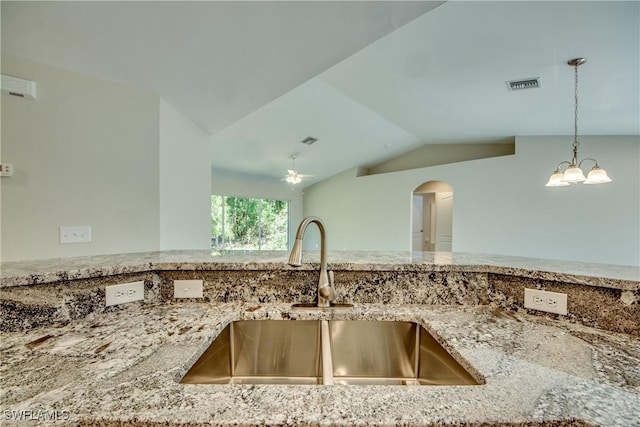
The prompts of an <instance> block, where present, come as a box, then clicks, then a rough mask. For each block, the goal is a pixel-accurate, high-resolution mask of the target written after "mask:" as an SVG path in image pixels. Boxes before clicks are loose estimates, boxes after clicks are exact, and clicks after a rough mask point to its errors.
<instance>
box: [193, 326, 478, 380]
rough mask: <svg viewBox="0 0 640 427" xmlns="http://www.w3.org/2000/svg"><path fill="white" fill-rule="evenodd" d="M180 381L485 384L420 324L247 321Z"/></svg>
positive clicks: (227, 332) (231, 328)
mask: <svg viewBox="0 0 640 427" xmlns="http://www.w3.org/2000/svg"><path fill="white" fill-rule="evenodd" d="M181 382H182V383H188V384H316V385H321V384H324V385H330V384H354V385H355V384H362V385H364V384H379V385H380V384H382V385H477V384H480V383H481V382H482V379H476V378H474V376H473V375H471V374H470V373H469V372H468V371H467V370H466V369H465V368H464V367H463V366H462V365H461V364H460V363H459V362H458V361H457V360H456V359H455V358H454V357H453V356H452V355H451V354H449V352H447V351H446V350H445V349H444V348H443V347H442V345H440V343H439V342H438V341H437V340H436V339H435V338H433V336H432V335H431V334H430V333H429V332H428V331H427V330H426V329H424V328H423V327H421V326H420V325H418V324H416V323H412V322H387V321H343V320H339V321H338V320H330V321H326V320H324V321H317V320H246V321H236V322H232V323H231V324H229V325H228V326H227V327H226V328H225V329H224V330H223V331H222V332H221V333H220V335H218V337H216V339H215V340H214V341H213V343H212V344H211V345H210V346H209V347H208V348H207V350H205V352H204V353H203V354H202V356H200V358H199V359H198V360H197V361H196V363H194V364H193V366H192V367H191V368H190V369H189V371H188V372H187V373H186V375H185V376H184V377H183V378H182V380H181Z"/></svg>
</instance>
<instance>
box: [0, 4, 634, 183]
mask: <svg viewBox="0 0 640 427" xmlns="http://www.w3.org/2000/svg"><path fill="white" fill-rule="evenodd" d="M440 3H441V2H393V1H392V2H360V1H353V2H350V1H343V2H323V1H305V2H270V1H263V2H6V1H3V2H2V50H3V52H9V53H12V54H15V55H19V56H23V57H26V58H30V59H34V60H38V61H42V62H45V63H50V64H53V65H57V66H61V67H64V68H68V69H73V70H76V71H81V72H85V73H88V74H92V75H95V76H98V77H100V78H104V79H108V80H112V81H116V82H120V83H124V84H127V85H130V86H134V87H137V88H140V89H142V90H145V91H151V92H154V93H158V94H159V95H160V96H162V97H163V98H164V99H166V100H167V101H168V102H169V103H171V104H172V105H173V106H174V107H176V108H177V109H179V110H181V111H182V112H183V113H185V114H186V115H187V116H188V117H190V118H191V119H192V120H193V121H194V122H195V123H198V124H199V125H200V126H202V127H203V128H204V129H206V130H207V131H208V132H210V133H211V134H212V144H213V152H214V156H213V159H212V165H213V167H214V168H217V169H224V170H230V171H234V172H238V173H244V174H249V175H256V176H261V177H264V178H271V179H279V178H280V177H282V175H283V174H284V173H285V172H286V169H288V168H290V166H291V161H290V160H289V157H290V156H291V155H292V154H297V159H296V169H298V170H299V171H300V172H302V173H305V174H312V175H313V178H311V179H310V180H309V181H307V184H310V183H313V182H316V181H318V180H321V179H324V178H326V177H328V176H331V175H333V174H335V173H338V172H340V171H343V170H346V169H348V168H351V167H354V166H363V165H370V164H374V163H377V162H380V161H382V160H385V159H388V158H391V157H394V156H396V155H398V154H401V153H404V152H406V151H408V150H410V149H412V148H416V147H418V146H420V145H422V144H427V143H443V142H471V141H474V140H479V139H483V140H486V139H487V138H496V139H499V138H503V137H506V136H513V135H570V134H572V132H573V70H572V68H570V67H569V66H568V65H566V62H567V60H569V59H571V58H574V57H578V56H582V57H586V58H588V63H587V64H586V65H583V66H581V67H580V133H581V134H595V135H598V134H620V135H624V134H634V135H637V134H638V133H639V128H640V123H639V122H640V118H639V117H640V110H639V104H640V102H639V98H640V87H639V81H640V72H639V63H640V56H639V55H640V34H639V16H640V9H639V3H638V2H637V1H621V2H613V1H602V2H597V1H586V2H578V1H556V2H544V1H533V2H525V1H503V2H500V1H496V2H491V1H487V2H485V1H471V2H463V1H450V2H447V3H445V4H443V5H440ZM394 30H395V31H394ZM529 77H540V78H541V82H542V87H541V88H540V89H532V90H525V91H521V92H509V91H508V90H507V88H506V85H505V82H506V81H507V80H514V79H520V78H529ZM307 136H314V137H316V138H318V140H319V141H318V142H317V143H316V144H314V145H312V146H306V145H303V144H300V142H299V141H301V140H302V139H304V138H305V137H307ZM570 143H571V140H570V139H568V140H567V151H568V152H569V150H570Z"/></svg>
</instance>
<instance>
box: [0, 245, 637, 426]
mask: <svg viewBox="0 0 640 427" xmlns="http://www.w3.org/2000/svg"><path fill="white" fill-rule="evenodd" d="M216 256H217V257H218V258H215V257H216ZM357 256H362V260H361V261H359V262H358V261H355V258H356V257H357ZM437 256H438V254H431V255H430V254H413V255H411V261H408V260H407V258H406V255H404V257H403V256H402V255H399V254H375V253H374V254H366V253H363V254H350V255H349V259H348V260H347V259H346V257H344V258H342V259H340V255H339V254H330V255H329V264H330V268H332V269H334V270H336V285H337V289H338V292H339V295H340V296H339V298H340V299H341V300H345V301H346V300H350V301H351V302H353V303H354V305H355V306H354V308H353V309H350V310H341V311H308V310H294V309H292V308H291V303H293V302H300V301H298V300H293V299H294V298H296V299H309V298H313V292H314V289H313V284H314V280H317V276H316V272H315V269H316V268H317V265H316V264H315V262H314V261H317V260H316V259H315V258H314V254H309V256H307V255H306V254H305V258H307V257H308V259H309V260H310V261H311V263H310V264H305V265H304V266H303V267H302V270H294V269H292V268H291V267H289V266H286V265H285V264H284V261H283V260H286V254H282V253H276V254H262V255H255V254H245V255H225V254H221V255H215V256H213V255H211V254H209V255H208V257H209V258H206V257H205V256H204V255H203V254H199V255H196V254H195V253H190V254H182V255H178V254H177V253H173V254H170V253H153V254H144V255H142V254H140V255H131V256H127V255H118V256H111V257H112V258H111V260H110V261H109V262H108V261H107V258H106V257H108V256H105V258H102V261H101V263H99V262H96V263H95V264H91V261H90V259H88V258H85V259H80V258H78V259H71V260H59V261H51V260H49V261H42V262H41V263H40V267H37V266H36V265H37V264H38V262H32V263H29V262H25V263H23V264H22V265H21V266H20V265H18V264H20V263H16V265H9V268H7V269H3V273H2V287H3V289H2V294H1V297H2V298H1V299H2V302H3V304H4V305H3V315H4V314H5V312H6V313H9V316H8V317H12V316H13V317H15V315H16V313H31V312H29V311H28V310H27V309H26V308H25V307H31V308H32V309H33V310H34V311H33V312H32V313H37V312H38V311H37V310H36V308H39V309H43V308H46V307H54V308H55V310H54V311H52V313H55V316H53V317H52V318H51V319H50V321H49V322H48V323H42V324H37V325H34V324H33V323H30V322H28V321H27V322H22V323H18V322H17V321H15V320H14V321H13V322H8V323H5V326H6V328H4V331H3V332H1V333H0V339H1V342H2V350H1V352H0V358H1V360H2V365H1V367H0V384H1V385H2V391H1V394H0V410H1V411H2V412H0V414H1V416H2V420H3V421H2V422H3V424H5V423H7V425H11V424H12V423H18V424H24V425H49V424H51V423H52V422H57V423H60V424H68V425H78V424H80V425H172V424H175V425H225V426H231V425H257V424H260V425H345V426H346V425H425V426H426V425H478V426H479V425H602V426H634V425H640V412H639V411H638V410H637V408H638V407H640V342H639V340H638V337H637V335H635V334H633V333H620V332H616V331H615V328H616V327H617V326H616V325H613V324H611V325H609V324H605V325H604V326H603V325H598V326H600V327H598V328H594V327H592V326H590V325H589V323H590V322H586V324H585V322H580V321H578V320H577V319H576V318H574V317H566V318H565V317H563V316H558V315H540V314H537V313H533V312H530V311H527V310H525V309H523V308H522V307H520V306H517V304H518V302H517V301H516V299H517V298H514V297H512V296H510V295H509V292H510V291H509V289H510V288H509V286H510V285H514V283H517V284H518V286H514V287H518V289H519V285H520V284H521V281H522V280H528V281H529V282H528V286H531V285H537V286H538V287H540V286H543V287H547V288H548V287H549V286H553V283H556V284H557V286H562V287H564V289H570V288H569V287H570V286H574V287H575V288H576V289H578V288H579V289H580V292H587V293H588V292H590V290H591V288H596V289H597V291H598V292H604V293H603V295H610V296H612V299H611V301H608V302H606V301H605V302H606V304H609V305H616V304H617V305H620V306H621V307H618V308H619V309H620V310H622V311H621V312H624V313H626V314H624V316H627V318H628V319H630V320H631V321H633V319H635V317H634V316H636V313H637V305H638V301H637V294H638V281H637V280H635V278H634V274H635V270H634V268H633V267H629V268H625V267H617V266H608V267H605V266H603V267H601V268H600V270H598V266H594V265H589V266H583V267H584V268H585V270H584V271H583V270H580V266H576V265H575V264H574V265H573V270H571V268H566V269H564V270H562V269H561V268H558V266H557V265H556V269H557V270H559V271H549V270H552V268H550V267H547V268H541V267H539V269H536V268H535V267H534V265H535V263H536V261H535V260H529V261H528V262H529V263H531V265H529V266H527V265H526V262H527V261H524V260H522V262H521V263H520V264H519V263H518V262H516V260H513V262H512V263H511V264H512V265H506V264H508V262H507V261H508V260H506V259H504V258H502V259H501V260H500V261H498V260H497V259H494V260H493V262H489V261H485V262H484V263H480V262H476V263H473V262H470V261H471V256H467V255H465V256H463V257H467V258H466V262H458V263H456V262H455V261H453V259H454V258H455V254H454V255H452V254H440V256H441V258H442V259H446V258H447V257H449V262H446V261H443V260H442V259H441V260H440V262H429V261H427V260H426V259H425V258H427V257H431V258H432V259H431V260H430V261H433V258H436V257H437ZM194 257H195V258H198V257H200V259H199V260H194ZM203 257H204V259H206V261H205V260H204V259H202V258H203ZM257 257H261V258H257ZM265 257H266V258H265ZM91 258H92V259H95V257H91ZM142 258H145V259H146V261H144V262H141V259H142ZM187 258H189V260H187ZM489 258H490V257H485V259H489ZM118 259H120V260H122V262H121V263H119V262H117V261H116V260H118ZM127 259H128V262H127V261H125V260H127ZM333 260H336V262H332V261H333ZM403 260H404V261H403ZM499 263H504V264H505V265H493V264H499ZM549 264H553V262H549ZM5 265H6V264H3V267H4V266H5ZM539 265H544V262H539ZM73 266H76V268H75V269H74V268H73ZM20 268H22V270H20ZM65 269H66V270H65ZM608 269H609V270H608ZM134 270H135V271H134ZM370 274H372V275H371V276H369V275H370ZM156 275H157V276H156ZM491 275H497V276H491ZM136 277H138V278H142V279H143V280H144V281H145V287H146V289H145V293H146V295H145V301H143V302H138V303H131V304H126V305H121V306H116V307H110V308H106V309H105V308H104V301H103V300H100V298H103V296H102V294H101V293H103V292H104V291H103V287H104V285H105V279H106V278H112V279H113V278H115V279H116V281H121V280H124V279H127V280H129V279H131V278H136ZM176 277H182V278H183V277H188V278H194V277H202V279H203V280H204V282H205V297H204V298H201V299H196V300H175V299H173V298H171V296H170V292H169V290H168V288H169V284H170V282H171V281H172V280H173V279H174V278H176ZM505 277H510V278H515V279H513V280H515V282H510V283H507V282H505ZM29 278H30V279H29ZM341 278H342V279H344V281H341V280H340V279H341ZM381 278H382V279H381ZM559 278H561V280H558V279H559ZM554 279H555V280H554ZM367 280H369V281H370V280H373V281H374V282H375V281H376V280H378V281H377V282H375V283H373V284H371V283H369V282H367V283H369V284H368V285H367V286H369V287H368V288H363V286H364V282H366V281H367ZM531 281H533V282H531ZM298 282H300V284H298ZM307 282H309V283H310V284H307ZM494 285H495V286H494ZM261 287H265V288H266V289H267V290H266V291H262V290H261ZM75 288H77V289H82V291H81V292H79V295H80V296H79V297H77V298H76V300H75V302H74V304H76V305H73V307H76V308H77V307H79V305H82V304H84V305H86V306H88V307H89V309H87V310H84V311H82V310H79V311H78V312H80V311H81V315H78V314H77V313H76V315H73V314H68V313H67V314H68V315H67V316H66V317H65V316H64V315H62V314H60V313H62V312H63V311H64V309H66V310H68V309H69V305H68V304H66V303H65V304H59V302H58V301H53V297H52V296H56V295H57V296H61V297H63V298H66V297H68V296H70V295H76V294H75V293H74V291H73V290H74V289H75ZM239 288H241V289H242V292H240V291H238V292H236V293H234V292H232V291H233V290H237V289H239ZM292 288H299V289H298V290H296V289H293V291H292ZM387 288H389V289H387ZM416 288H424V289H416ZM96 289H98V291H99V292H97V291H96ZM585 289H586V290H585ZM445 291H447V292H445ZM518 292H519V291H518ZM372 293H373V294H374V296H375V298H372V297H370V296H368V297H366V295H371V294H372ZM629 293H630V294H631V296H629ZM433 294H436V295H437V298H435V299H434V297H433ZM634 296H635V298H636V299H633V297H634ZM285 298H286V299H285ZM365 298H370V300H367V301H365V302H362V301H363V299H365ZM578 298H579V297H578ZM616 298H617V299H616ZM94 299H98V300H99V301H98V302H100V303H102V306H100V304H96V303H95V301H93V300H94ZM622 299H624V300H625V301H630V303H626V302H623V301H622ZM570 301H571V300H570ZM601 303H602V302H597V301H594V304H601ZM16 307H21V308H16ZM34 307H36V308H34ZM20 310H22V311H20ZM570 311H571V303H570ZM240 319H276V320H296V319H343V320H402V321H412V322H416V323H418V324H420V325H422V326H424V327H425V328H427V329H428V330H430V331H431V332H432V333H434V335H435V336H436V337H437V338H438V339H439V340H441V341H442V343H443V344H445V345H446V346H447V347H448V348H449V349H451V350H452V351H453V352H454V353H455V355H456V356H457V357H459V358H461V359H462V361H463V362H465V363H466V364H468V365H470V366H471V367H473V369H475V371H477V372H478V373H479V374H480V375H481V376H482V377H484V379H485V380H486V384H483V385H478V386H376V385H371V386H355V385H333V386H313V385H194V384H180V383H179V380H180V378H181V377H182V375H183V374H184V373H185V372H186V370H187V369H188V368H189V367H190V365H191V364H192V363H193V362H194V361H195V360H196V359H197V357H198V356H199V355H200V354H201V353H202V352H203V351H204V350H205V349H206V347H207V346H208V345H209V344H210V343H211V341H212V340H213V339H214V338H215V336H217V334H218V333H220V331H221V330H222V329H223V328H224V327H225V326H226V325H227V324H229V323H230V322H231V321H234V320H240ZM605 323H606V322H605ZM609 326H610V327H609ZM632 331H633V330H632ZM52 419H56V420H57V421H56V420H52Z"/></svg>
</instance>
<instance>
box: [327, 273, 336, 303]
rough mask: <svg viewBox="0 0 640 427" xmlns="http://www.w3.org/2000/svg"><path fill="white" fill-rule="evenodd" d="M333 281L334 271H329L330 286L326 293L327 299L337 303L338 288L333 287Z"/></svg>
mask: <svg viewBox="0 0 640 427" xmlns="http://www.w3.org/2000/svg"><path fill="white" fill-rule="evenodd" d="M333 281H334V276H333V271H332V270H329V286H327V289H326V290H325V292H326V296H325V298H327V299H328V300H329V301H335V299H336V288H335V287H334V286H333Z"/></svg>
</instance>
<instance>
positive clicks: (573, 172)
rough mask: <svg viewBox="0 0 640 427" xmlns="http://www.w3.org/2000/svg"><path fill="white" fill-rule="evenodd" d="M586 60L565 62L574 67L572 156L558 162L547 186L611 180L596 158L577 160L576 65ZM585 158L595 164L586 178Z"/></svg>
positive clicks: (601, 182)
mask: <svg viewBox="0 0 640 427" xmlns="http://www.w3.org/2000/svg"><path fill="white" fill-rule="evenodd" d="M586 62H587V60H586V58H574V59H571V60H569V61H568V62H567V64H569V65H570V66H572V67H573V68H574V97H573V98H574V108H573V119H574V120H573V144H572V146H573V158H572V159H571V162H568V161H563V162H560V163H558V166H556V170H555V171H554V172H553V174H552V175H551V177H550V178H549V181H548V182H547V184H546V186H547V187H565V186H567V185H570V184H576V183H578V182H583V183H585V184H604V183H606V182H611V178H609V177H608V176H607V172H606V171H605V170H604V169H601V168H600V166H599V165H598V161H597V160H596V159H594V158H591V157H587V158H585V159H582V160H581V161H580V162H578V147H579V146H580V143H579V142H578V67H579V66H580V65H582V64H584V63H586ZM585 160H590V161H592V162H593V163H594V164H595V165H594V166H593V168H591V170H590V171H589V174H588V175H587V177H586V178H585V176H584V172H583V171H582V162H584V161H585ZM565 163H566V164H567V168H566V169H565V170H564V172H563V171H561V170H560V167H561V166H562V165H564V164H565Z"/></svg>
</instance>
